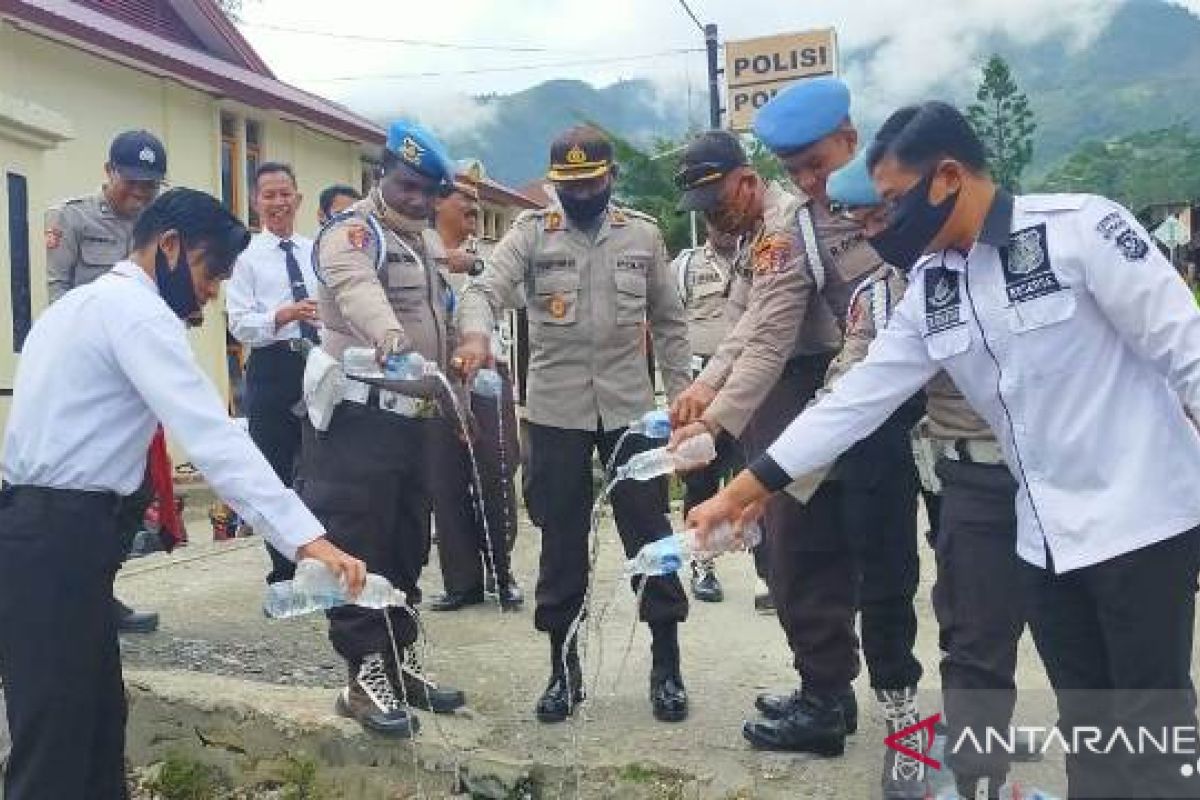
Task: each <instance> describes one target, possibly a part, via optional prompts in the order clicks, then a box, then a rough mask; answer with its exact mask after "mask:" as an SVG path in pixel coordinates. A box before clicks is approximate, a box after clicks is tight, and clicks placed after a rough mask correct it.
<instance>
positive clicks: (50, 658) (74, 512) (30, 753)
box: [0, 487, 128, 800]
mask: <svg viewBox="0 0 1200 800" xmlns="http://www.w3.org/2000/svg"><path fill="white" fill-rule="evenodd" d="M116 510H117V498H116V496H115V495H111V494H99V493H92V492H75V491H66V490H58V489H40V488H31V487H17V488H13V489H8V490H6V491H4V492H3V494H0V680H2V681H3V684H4V697H5V703H6V704H7V708H8V725H9V731H10V734H11V736H12V754H11V756H10V758H9V763H8V770H7V772H6V774H5V777H4V797H5V798H6V800H124V798H126V797H128V792H127V789H126V786H125V716H126V708H125V686H124V683H123V682H122V679H121V653H120V649H119V647H118V643H117V627H116V626H117V620H116V616H115V615H114V614H113V612H112V590H113V579H114V577H115V575H116V571H117V568H118V567H119V566H120V563H121V558H122V556H123V555H124V552H123V550H122V548H121V540H120V537H119V536H118V535H117V531H116Z"/></svg>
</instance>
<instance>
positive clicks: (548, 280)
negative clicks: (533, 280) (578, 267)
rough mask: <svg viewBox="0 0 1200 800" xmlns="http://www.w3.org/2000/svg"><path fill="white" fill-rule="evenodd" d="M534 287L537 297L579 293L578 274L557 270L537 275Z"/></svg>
mask: <svg viewBox="0 0 1200 800" xmlns="http://www.w3.org/2000/svg"><path fill="white" fill-rule="evenodd" d="M536 285H537V293H538V294H539V295H548V294H558V293H560V292H577V291H579V273H578V272H566V271H563V270H558V271H555V272H549V273H546V274H543V275H538V276H537V284H536Z"/></svg>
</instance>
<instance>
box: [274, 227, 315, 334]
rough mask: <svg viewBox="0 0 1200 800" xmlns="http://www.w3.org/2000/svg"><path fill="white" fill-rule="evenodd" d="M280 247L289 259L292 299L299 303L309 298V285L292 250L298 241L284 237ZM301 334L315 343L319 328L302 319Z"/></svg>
mask: <svg viewBox="0 0 1200 800" xmlns="http://www.w3.org/2000/svg"><path fill="white" fill-rule="evenodd" d="M279 249H280V250H282V251H283V255H284V258H285V259H286V261H287V271H288V283H290V284H291V286H292V299H293V300H295V301H296V302H297V303H299V302H300V301H301V300H307V299H308V286H306V285H305V283H304V276H303V275H302V274H301V273H300V262H298V261H296V255H295V254H294V253H293V252H292V251H293V250H295V249H296V243H295V242H293V241H292V240H290V239H284V240H282V241H280V243H279ZM300 335H301V336H303V337H304V338H305V339H308V340H309V341H310V342H312V343H313V344H317V342H318V336H317V329H316V327H315V326H314V325H313V324H312V323H311V322H305V321H303V320H301V321H300Z"/></svg>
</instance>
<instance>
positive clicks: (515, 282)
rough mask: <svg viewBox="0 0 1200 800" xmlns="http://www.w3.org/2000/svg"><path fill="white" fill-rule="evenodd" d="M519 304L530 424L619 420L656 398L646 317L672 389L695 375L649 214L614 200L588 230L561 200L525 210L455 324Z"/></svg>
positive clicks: (466, 293)
mask: <svg viewBox="0 0 1200 800" xmlns="http://www.w3.org/2000/svg"><path fill="white" fill-rule="evenodd" d="M526 299H527V302H526ZM522 304H525V306H526V308H527V310H528V316H529V328H530V343H529V347H530V353H529V378H528V381H529V384H528V385H529V391H528V398H529V400H528V419H529V420H530V421H531V422H533V423H535V424H538V425H545V426H549V427H555V428H565V429H573V430H586V431H595V430H596V424H597V420H599V421H600V424H601V425H602V426H603V428H604V430H616V429H619V428H621V427H624V426H626V425H628V424H629V423H630V421H632V420H635V419H637V418H638V417H640V416H641V415H642V414H644V413H645V412H647V411H649V410H650V409H651V408H653V407H654V387H653V386H652V384H651V382H650V377H649V375H648V374H647V369H646V352H645V346H644V345H645V336H644V333H643V331H644V327H643V326H644V324H645V323H646V322H649V324H650V331H651V333H652V335H653V337H654V353H655V357H656V360H657V364H658V368H659V370H660V371H661V372H662V376H663V381H664V383H665V384H666V387H667V394H668V396H669V397H670V398H672V399H673V398H675V397H676V396H678V394H679V393H680V392H682V391H683V390H684V389H685V388H686V387H687V385H688V384H689V383H690V380H691V372H690V361H691V358H690V349H689V347H688V339H687V320H686V318H685V316H684V312H683V304H682V302H681V301H680V298H679V292H678V290H677V289H676V287H675V278H674V276H673V275H672V274H671V267H670V263H669V262H668V261H667V258H666V247H665V245H664V243H663V238H662V233H661V232H660V231H659V229H658V225H657V224H656V223H655V221H654V220H653V219H652V218H651V217H648V216H646V215H644V214H641V213H639V212H636V211H632V210H628V209H623V208H617V207H616V206H610V207H609V209H608V211H607V212H606V214H605V217H604V219H603V220H602V221H601V224H600V228H599V231H598V232H596V234H595V236H594V238H593V236H591V235H589V234H588V233H587V232H586V231H582V230H579V229H577V228H576V227H575V226H574V225H573V224H572V223H571V221H570V220H569V219H568V218H567V216H566V215H565V214H564V213H563V212H562V210H561V209H560V208H557V207H555V208H551V209H545V210H541V211H527V212H524V213H523V214H522V215H521V216H519V217H518V218H517V221H516V222H515V223H514V224H513V227H512V228H511V229H510V230H509V231H508V233H506V234H505V236H504V238H503V239H501V241H500V243H499V244H497V245H496V248H495V249H494V250H493V251H492V253H491V255H490V257H489V258H488V260H487V266H486V267H485V269H484V271H483V274H482V275H479V276H478V277H476V278H474V279H472V280H471V281H470V282H468V284H467V286H466V288H465V289H464V290H463V294H462V301H461V302H460V304H459V325H460V328H461V329H462V330H463V332H464V333H482V334H490V333H491V331H492V329H493V327H494V322H495V319H496V315H497V314H499V312H500V311H501V310H502V309H505V308H516V307H519V306H520V305H522Z"/></svg>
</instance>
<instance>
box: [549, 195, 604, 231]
mask: <svg viewBox="0 0 1200 800" xmlns="http://www.w3.org/2000/svg"><path fill="white" fill-rule="evenodd" d="M558 199H559V202H561V203H562V207H563V212H564V213H566V215H567V216H568V217H570V219H571V222H574V223H575V224H576V225H589V224H591V223H592V222H593V221H595V219H596V218H597V217H599V216H600V215H601V214H603V213H604V209H606V208H608V202H609V200H611V199H612V186H609V187H608V188H607V189H605V190H604V191H602V192H597V193H596V194H589V195H586V196H584V197H577V196H575V195H573V194H571V193H570V192H561V193H560V194H559V195H558Z"/></svg>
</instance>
